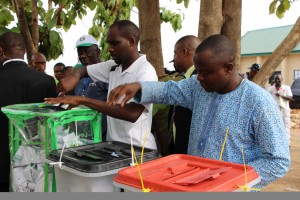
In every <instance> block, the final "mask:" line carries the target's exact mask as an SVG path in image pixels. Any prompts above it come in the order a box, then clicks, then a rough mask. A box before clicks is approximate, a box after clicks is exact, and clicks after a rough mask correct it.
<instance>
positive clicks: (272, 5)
mask: <svg viewBox="0 0 300 200" xmlns="http://www.w3.org/2000/svg"><path fill="white" fill-rule="evenodd" d="M277 2H278V0H274V1H272V3H271V4H270V6H269V14H273V13H274V12H275V10H276V5H277Z"/></svg>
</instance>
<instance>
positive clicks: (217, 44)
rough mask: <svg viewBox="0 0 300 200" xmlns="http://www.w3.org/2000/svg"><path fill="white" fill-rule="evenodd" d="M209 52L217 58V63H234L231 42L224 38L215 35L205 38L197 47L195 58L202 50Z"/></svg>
mask: <svg viewBox="0 0 300 200" xmlns="http://www.w3.org/2000/svg"><path fill="white" fill-rule="evenodd" d="M208 49H209V50H211V51H212V52H213V53H214V54H215V56H216V57H217V59H218V61H219V62H222V63H226V62H234V59H235V47H234V44H233V42H232V41H231V40H230V39H229V38H228V37H226V36H224V35H220V34H215V35H211V36H209V37H207V38H206V39H205V40H203V42H202V43H200V45H199V46H198V47H197V49H196V51H195V56H196V54H198V53H199V52H202V51H204V50H208Z"/></svg>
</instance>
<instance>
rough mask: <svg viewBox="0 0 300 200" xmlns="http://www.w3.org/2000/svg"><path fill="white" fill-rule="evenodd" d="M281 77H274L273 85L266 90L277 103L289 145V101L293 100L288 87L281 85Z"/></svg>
mask: <svg viewBox="0 0 300 200" xmlns="http://www.w3.org/2000/svg"><path fill="white" fill-rule="evenodd" d="M281 82H282V76H281V75H276V76H275V77H274V83H275V84H274V85H272V86H270V87H269V88H268V91H269V92H270V93H271V95H272V96H273V98H274V99H275V101H276V102H277V104H278V106H279V109H280V112H281V115H282V118H283V121H284V125H285V130H286V135H287V138H288V142H289V144H290V138H291V134H290V128H291V111H290V105H289V101H291V100H292V99H293V94H292V91H291V88H290V86H288V85H283V84H281Z"/></svg>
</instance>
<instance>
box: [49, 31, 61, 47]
mask: <svg viewBox="0 0 300 200" xmlns="http://www.w3.org/2000/svg"><path fill="white" fill-rule="evenodd" d="M58 38H59V35H58V33H57V32H56V31H50V33H49V41H50V43H52V44H56V43H57V40H58Z"/></svg>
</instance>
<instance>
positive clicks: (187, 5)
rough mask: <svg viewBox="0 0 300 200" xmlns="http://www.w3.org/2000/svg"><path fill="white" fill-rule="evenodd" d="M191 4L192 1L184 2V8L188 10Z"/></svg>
mask: <svg viewBox="0 0 300 200" xmlns="http://www.w3.org/2000/svg"><path fill="white" fill-rule="evenodd" d="M189 4H190V0H184V7H185V8H188V7H189Z"/></svg>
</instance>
